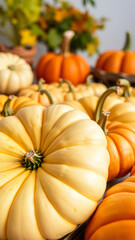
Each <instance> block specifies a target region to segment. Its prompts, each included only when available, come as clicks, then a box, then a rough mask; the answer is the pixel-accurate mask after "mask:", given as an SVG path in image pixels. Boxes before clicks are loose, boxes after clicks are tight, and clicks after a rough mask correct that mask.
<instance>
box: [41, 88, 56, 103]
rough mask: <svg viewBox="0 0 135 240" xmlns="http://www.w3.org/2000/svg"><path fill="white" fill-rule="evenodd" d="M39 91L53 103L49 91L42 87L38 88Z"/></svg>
mask: <svg viewBox="0 0 135 240" xmlns="http://www.w3.org/2000/svg"><path fill="white" fill-rule="evenodd" d="M40 93H41V94H44V93H45V94H46V96H47V97H48V99H49V102H50V104H54V101H53V98H52V96H51V94H50V92H49V91H48V90H46V89H42V90H40Z"/></svg>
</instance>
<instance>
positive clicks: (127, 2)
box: [0, 0, 135, 66]
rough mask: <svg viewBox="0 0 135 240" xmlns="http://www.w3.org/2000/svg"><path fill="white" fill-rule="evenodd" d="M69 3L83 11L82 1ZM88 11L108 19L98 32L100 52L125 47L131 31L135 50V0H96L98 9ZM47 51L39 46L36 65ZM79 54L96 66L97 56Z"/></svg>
mask: <svg viewBox="0 0 135 240" xmlns="http://www.w3.org/2000/svg"><path fill="white" fill-rule="evenodd" d="M0 1H1V0H0ZM69 1H70V2H71V3H72V4H73V5H74V6H75V7H77V8H79V9H82V10H83V8H82V4H81V0H69ZM46 2H49V3H51V2H52V1H50V0H48V1H46ZM87 9H88V10H89V12H90V13H91V14H92V15H93V16H94V17H96V18H97V19H98V18H100V17H103V16H104V17H106V18H108V21H107V23H106V28H105V29H104V30H102V31H99V32H98V36H99V38H100V42H101V45H100V52H102V51H105V50H107V49H121V48H122V47H123V45H124V39H125V33H126V31H131V33H132V38H133V49H134V50H135V0H96V7H92V6H91V5H88V7H87ZM3 41H4V42H6V40H5V39H4V38H2V37H1V36H0V43H2V42H3ZM45 51H46V48H45V46H43V45H41V44H38V54H37V56H36V58H35V64H36V62H37V61H38V59H39V57H40V56H41V55H42V54H43V53H44V52H45ZM79 53H80V54H81V55H83V56H84V57H85V58H87V60H88V61H89V63H90V64H91V65H92V66H94V64H95V61H96V59H97V56H94V57H89V56H88V55H87V54H86V53H84V52H79Z"/></svg>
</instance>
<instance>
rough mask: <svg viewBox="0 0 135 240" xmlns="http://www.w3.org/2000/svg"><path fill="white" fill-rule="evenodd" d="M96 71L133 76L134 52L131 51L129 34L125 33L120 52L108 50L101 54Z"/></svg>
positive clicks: (134, 71)
mask: <svg viewBox="0 0 135 240" xmlns="http://www.w3.org/2000/svg"><path fill="white" fill-rule="evenodd" d="M96 68H97V69H102V70H104V71H106V72H112V73H120V72H122V73H126V74H135V52H134V51H132V50H131V34H130V33H129V32H127V34H126V43H125V46H124V48H123V49H122V50H108V51H106V52H104V53H102V54H101V55H100V56H99V58H98V60H97V63H96Z"/></svg>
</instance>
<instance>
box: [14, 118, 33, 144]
mask: <svg viewBox="0 0 135 240" xmlns="http://www.w3.org/2000/svg"><path fill="white" fill-rule="evenodd" d="M17 118H18V119H19V121H20V122H21V124H22V125H23V127H24V129H25V131H26V133H27V135H28V136H29V138H30V140H31V142H32V144H33V139H32V138H31V136H30V135H29V133H28V131H27V129H26V127H25V126H24V124H23V122H22V120H21V118H20V117H17ZM33 147H34V145H33Z"/></svg>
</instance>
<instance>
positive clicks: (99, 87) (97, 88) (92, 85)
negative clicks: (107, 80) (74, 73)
mask: <svg viewBox="0 0 135 240" xmlns="http://www.w3.org/2000/svg"><path fill="white" fill-rule="evenodd" d="M92 78H93V76H92V75H88V77H87V78H86V81H85V83H83V84H78V86H77V87H76V88H77V90H80V91H83V90H84V91H86V92H89V96H90V95H95V96H97V97H100V96H101V95H102V94H103V93H104V92H105V91H106V90H107V87H106V86H105V85H104V84H103V83H96V82H93V81H92Z"/></svg>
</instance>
